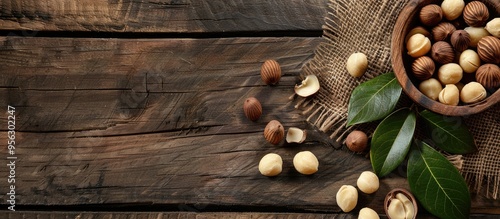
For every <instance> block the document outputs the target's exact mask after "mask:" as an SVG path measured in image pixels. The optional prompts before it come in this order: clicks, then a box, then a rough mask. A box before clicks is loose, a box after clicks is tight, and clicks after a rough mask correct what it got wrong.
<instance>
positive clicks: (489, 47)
mask: <svg viewBox="0 0 500 219" xmlns="http://www.w3.org/2000/svg"><path fill="white" fill-rule="evenodd" d="M477 54H478V55H479V58H480V59H481V60H482V61H484V62H485V63H492V64H497V65H498V64H500V39H498V38H496V37H494V36H485V37H483V38H482V39H481V40H479V42H478V43H477Z"/></svg>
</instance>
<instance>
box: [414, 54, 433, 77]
mask: <svg viewBox="0 0 500 219" xmlns="http://www.w3.org/2000/svg"><path fill="white" fill-rule="evenodd" d="M411 70H412V72H413V75H414V76H415V77H416V78H417V79H419V80H422V81H423V80H427V79H429V78H431V77H432V75H433V74H434V72H435V71H436V64H434V61H433V60H432V59H431V58H430V57H429V56H422V57H420V58H418V59H416V60H415V61H414V62H413V63H412V65H411Z"/></svg>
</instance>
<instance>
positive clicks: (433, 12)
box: [419, 4, 443, 27]
mask: <svg viewBox="0 0 500 219" xmlns="http://www.w3.org/2000/svg"><path fill="white" fill-rule="evenodd" d="M419 18H420V21H421V22H422V23H423V24H424V25H426V26H431V27H432V26H436V25H437V24H439V22H441V20H442V19H443V10H442V9H441V6H439V5H436V4H430V5H426V6H424V7H423V8H422V9H420V13H419Z"/></svg>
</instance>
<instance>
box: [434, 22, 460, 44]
mask: <svg viewBox="0 0 500 219" xmlns="http://www.w3.org/2000/svg"><path fill="white" fill-rule="evenodd" d="M456 30H457V29H456V28H455V26H454V25H453V24H451V23H449V22H441V23H439V24H438V25H437V26H435V27H434V28H432V36H434V41H436V42H437V41H447V40H449V39H450V38H451V35H452V34H453V32H455V31H456Z"/></svg>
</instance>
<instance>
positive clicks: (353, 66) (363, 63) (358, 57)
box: [346, 52, 368, 78]
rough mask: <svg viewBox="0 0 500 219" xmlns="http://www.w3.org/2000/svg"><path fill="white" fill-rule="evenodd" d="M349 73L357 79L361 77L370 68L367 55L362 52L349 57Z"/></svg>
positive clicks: (347, 66) (347, 65)
mask: <svg viewBox="0 0 500 219" xmlns="http://www.w3.org/2000/svg"><path fill="white" fill-rule="evenodd" d="M346 68H347V72H349V74H351V75H352V76H353V77H355V78H359V77H361V76H362V75H363V74H364V73H365V71H366V69H367V68H368V59H367V58H366V55H365V54H363V53H360V52H357V53H353V54H352V55H351V56H349V59H347V63H346Z"/></svg>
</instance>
